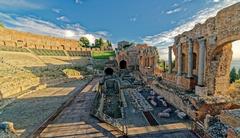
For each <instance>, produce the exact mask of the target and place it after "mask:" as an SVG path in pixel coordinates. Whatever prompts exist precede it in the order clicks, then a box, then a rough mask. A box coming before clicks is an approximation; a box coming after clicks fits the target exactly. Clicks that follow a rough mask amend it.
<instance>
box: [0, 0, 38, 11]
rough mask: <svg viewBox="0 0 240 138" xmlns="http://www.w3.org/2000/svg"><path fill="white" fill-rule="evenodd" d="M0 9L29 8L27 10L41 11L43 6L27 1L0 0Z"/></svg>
mask: <svg viewBox="0 0 240 138" xmlns="http://www.w3.org/2000/svg"><path fill="white" fill-rule="evenodd" d="M0 7H3V8H5V7H14V8H21V9H23V8H29V9H42V8H43V6H42V5H40V4H35V3H32V2H29V1H27V0H0Z"/></svg>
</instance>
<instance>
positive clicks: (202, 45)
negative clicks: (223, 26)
mask: <svg viewBox="0 0 240 138" xmlns="http://www.w3.org/2000/svg"><path fill="white" fill-rule="evenodd" d="M198 42H199V64H198V83H197V84H198V85H199V86H203V84H204V83H203V79H204V70H205V59H206V39H205V38H200V39H198Z"/></svg>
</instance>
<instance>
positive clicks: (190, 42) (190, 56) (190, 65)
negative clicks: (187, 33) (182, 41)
mask: <svg viewBox="0 0 240 138" xmlns="http://www.w3.org/2000/svg"><path fill="white" fill-rule="evenodd" d="M192 74H193V40H192V39H189V40H188V75H187V77H188V78H191V77H192V76H193V75H192Z"/></svg>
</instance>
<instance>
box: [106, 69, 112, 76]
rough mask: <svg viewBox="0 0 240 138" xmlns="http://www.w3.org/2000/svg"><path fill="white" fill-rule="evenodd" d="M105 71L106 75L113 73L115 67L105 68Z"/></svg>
mask: <svg viewBox="0 0 240 138" xmlns="http://www.w3.org/2000/svg"><path fill="white" fill-rule="evenodd" d="M104 72H105V75H113V69H112V68H106V69H105V70H104Z"/></svg>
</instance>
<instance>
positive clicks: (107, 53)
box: [92, 51, 115, 59]
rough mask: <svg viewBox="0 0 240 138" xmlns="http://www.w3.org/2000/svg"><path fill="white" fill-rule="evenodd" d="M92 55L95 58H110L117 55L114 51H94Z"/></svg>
mask: <svg viewBox="0 0 240 138" xmlns="http://www.w3.org/2000/svg"><path fill="white" fill-rule="evenodd" d="M92 57H93V58H94V59H108V58H109V57H115V52H114V51H93V52H92Z"/></svg>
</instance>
